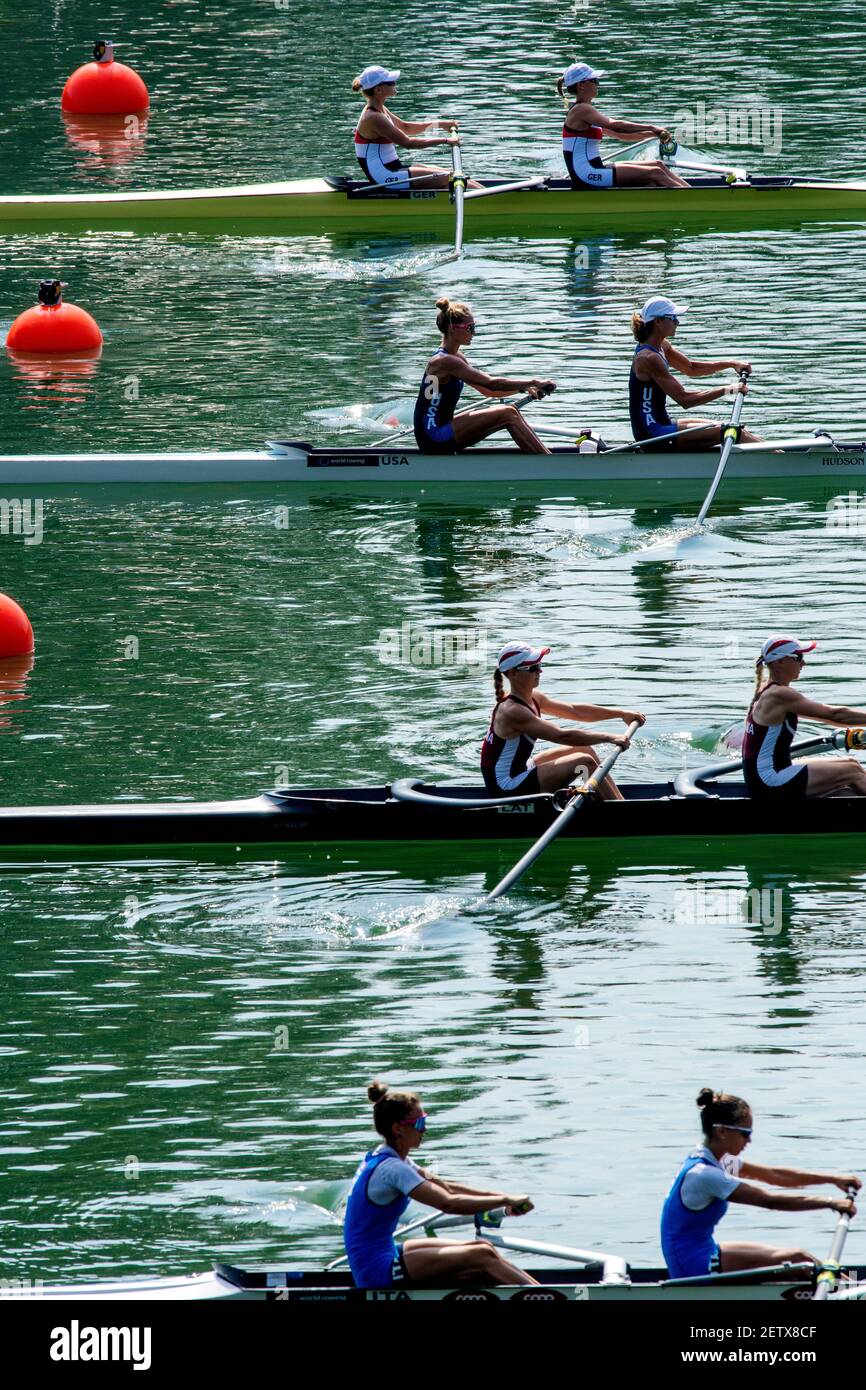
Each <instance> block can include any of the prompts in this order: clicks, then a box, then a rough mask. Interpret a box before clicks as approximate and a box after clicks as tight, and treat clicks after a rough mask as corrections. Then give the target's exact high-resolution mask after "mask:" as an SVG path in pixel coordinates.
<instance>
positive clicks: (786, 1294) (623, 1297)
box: [0, 1265, 866, 1304]
mask: <svg viewBox="0 0 866 1390" xmlns="http://www.w3.org/2000/svg"><path fill="white" fill-rule="evenodd" d="M531 1272H532V1274H533V1275H534V1276H535V1278H537V1279H539V1280H540V1286H538V1287H533V1286H531V1285H522V1286H520V1287H514V1286H503V1285H499V1286H496V1287H494V1288H406V1289H393V1288H390V1289H357V1288H355V1287H354V1285H353V1283H352V1280H351V1276H350V1275H348V1274H342V1273H335V1272H333V1271H329V1272H325V1271H315V1270H307V1271H301V1270H288V1271H284V1272H280V1271H277V1270H268V1271H264V1270H263V1271H251V1272H250V1273H249V1274H245V1273H244V1272H243V1271H240V1270H235V1269H234V1268H233V1267H232V1266H225V1265H218V1266H217V1267H216V1269H215V1270H213V1271H212V1272H210V1273H206V1274H190V1275H181V1276H177V1277H167V1278H155V1279H121V1280H113V1281H110V1282H109V1281H106V1282H104V1283H102V1282H99V1283H91V1284H69V1285H44V1286H43V1285H39V1286H33V1287H29V1286H21V1287H20V1288H16V1287H14V1285H13V1286H7V1287H6V1288H5V1289H4V1290H2V1291H0V1297H4V1296H5V1297H14V1298H22V1297H24V1298H39V1299H41V1300H42V1301H43V1302H86V1303H90V1302H93V1301H99V1300H108V1301H112V1302H168V1301H171V1302H175V1301H182V1302H188V1301H199V1300H217V1299H220V1300H224V1299H228V1298H231V1299H235V1300H246V1301H260V1302H261V1301H268V1302H286V1303H342V1304H358V1303H409V1302H412V1303H416V1302H423V1303H443V1302H447V1303H454V1302H469V1303H498V1302H503V1301H508V1302H520V1303H525V1302H540V1303H554V1302H556V1303H560V1302H581V1303H583V1302H589V1303H645V1302H653V1303H658V1302H662V1303H683V1302H690V1303H719V1302H738V1303H742V1302H749V1303H752V1302H758V1303H791V1302H805V1301H808V1300H810V1299H811V1297H812V1293H813V1285H812V1283H811V1281H800V1280H796V1279H794V1278H793V1277H792V1278H791V1279H789V1280H780V1281H778V1282H766V1283H755V1282H749V1280H748V1278H747V1277H744V1279H743V1281H742V1282H730V1283H726V1282H720V1283H715V1284H713V1283H711V1282H710V1283H708V1284H706V1285H698V1284H685V1285H683V1284H679V1285H678V1284H676V1283H671V1282H669V1281H668V1280H667V1272H666V1271H665V1270H664V1269H635V1270H632V1271H631V1282H630V1283H625V1284H615V1283H601V1282H599V1281H598V1278H597V1277H596V1278H593V1276H592V1274H591V1273H590V1272H589V1271H587V1272H586V1273H582V1274H581V1276H580V1277H579V1279H577V1280H576V1281H573V1282H571V1281H568V1280H567V1278H566V1272H565V1271H564V1270H563V1269H533V1270H532V1271H531ZM850 1273H851V1276H852V1277H853V1278H855V1279H857V1280H858V1282H859V1281H861V1280H862V1279H863V1278H864V1277H866V1270H862V1269H853V1270H851V1271H850ZM245 1280H251V1281H256V1282H255V1283H253V1284H252V1286H251V1285H250V1284H249V1283H244V1282H240V1281H245Z"/></svg>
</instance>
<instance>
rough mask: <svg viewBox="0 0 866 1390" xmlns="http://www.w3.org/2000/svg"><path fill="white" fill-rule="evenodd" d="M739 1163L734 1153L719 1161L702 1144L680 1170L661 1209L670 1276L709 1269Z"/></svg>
mask: <svg viewBox="0 0 866 1390" xmlns="http://www.w3.org/2000/svg"><path fill="white" fill-rule="evenodd" d="M741 1166H742V1160H741V1159H739V1158H734V1156H733V1155H732V1154H725V1157H724V1161H723V1162H722V1163H720V1162H719V1160H718V1159H717V1158H716V1156H715V1154H714V1153H713V1152H712V1150H711V1149H707V1148H705V1147H703V1146H701V1147H700V1148H697V1149H695V1150H694V1152H693V1153H691V1154H689V1156H688V1158H687V1159H686V1161H685V1163H684V1164H683V1166H682V1168H681V1169H680V1171H679V1172H678V1173H677V1175H676V1177H675V1178H674V1183H673V1187H672V1188H671V1190H670V1192H669V1193H668V1195H667V1198H666V1200H665V1204H664V1207H663V1208H662V1228H661V1244H662V1252H663V1254H664V1257H665V1264H666V1265H667V1267H668V1273H669V1274H670V1277H671V1278H672V1279H688V1278H690V1277H691V1276H692V1275H697V1274H709V1273H710V1272H711V1270H712V1268H713V1265H714V1262H715V1261H716V1260H717V1258H718V1254H719V1247H718V1245H717V1244H716V1241H715V1237H714V1234H713V1233H714V1231H715V1229H716V1226H718V1224H719V1222H720V1221H721V1219H722V1217H723V1216H724V1215H725V1212H726V1211H727V1210H728V1202H727V1198H728V1197H730V1195H731V1193H732V1192H733V1191H734V1188H736V1187H738V1186H739V1183H740V1177H739V1173H740V1167H741ZM684 1187H685V1191H684V1190H683V1189H684ZM687 1202H688V1203H689V1204H690V1205H687V1204H686V1203H687Z"/></svg>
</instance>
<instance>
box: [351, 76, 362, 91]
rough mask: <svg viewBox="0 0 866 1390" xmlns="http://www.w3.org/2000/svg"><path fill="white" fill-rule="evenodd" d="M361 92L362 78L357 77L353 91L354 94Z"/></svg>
mask: <svg viewBox="0 0 866 1390" xmlns="http://www.w3.org/2000/svg"><path fill="white" fill-rule="evenodd" d="M360 90H361V79H360V77H356V78H355V80H354V82H353V83H352V91H353V92H360Z"/></svg>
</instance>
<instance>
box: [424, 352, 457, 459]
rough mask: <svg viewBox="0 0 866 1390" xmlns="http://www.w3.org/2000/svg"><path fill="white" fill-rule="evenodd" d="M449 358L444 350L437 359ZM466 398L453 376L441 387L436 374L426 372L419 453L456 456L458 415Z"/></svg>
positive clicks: (436, 353)
mask: <svg viewBox="0 0 866 1390" xmlns="http://www.w3.org/2000/svg"><path fill="white" fill-rule="evenodd" d="M445 355H447V354H446V353H445V349H444V348H437V349H436V351H435V352H434V354H433V356H434V358H435V357H440V356H445ZM462 394H463V382H462V381H461V380H460V378H459V377H456V376H452V378H451V380H450V381H446V383H445V385H444V386H440V384H439V381H438V378H437V377H436V374H435V371H429V370H428V371H426V372H425V373H424V376H423V378H422V381H421V386H420V388H419V391H418V399H417V400H416V402H415V416H414V421H413V423H414V427H415V442H416V443H417V445H418V448H419V449H424V450H425V451H426V452H427V453H430V454H456V453H457V450H458V444H457V440H456V439H455V438H454V426H453V425H452V424H451V421H452V420H453V419H454V412H455V410H456V409H457V402H458V401H459V400H460V397H461V395H462Z"/></svg>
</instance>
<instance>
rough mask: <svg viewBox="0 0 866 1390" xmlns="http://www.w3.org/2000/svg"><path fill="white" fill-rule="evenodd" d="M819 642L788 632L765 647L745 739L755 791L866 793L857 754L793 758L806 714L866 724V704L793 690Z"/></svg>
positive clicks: (746, 765)
mask: <svg viewBox="0 0 866 1390" xmlns="http://www.w3.org/2000/svg"><path fill="white" fill-rule="evenodd" d="M816 646H817V643H816V642H798V641H797V639H796V638H795V637H784V636H783V637H768V638H767V640H766V642H765V643H764V645H763V647H762V648H761V655H760V656H759V657H758V660H757V661H756V663H755V667H756V672H757V674H756V680H755V693H754V695H753V697H752V703H751V705H750V706H749V712H748V714H747V715H746V736H745V738H744V740H743V775H744V777H745V780H746V786H747V787H748V790H749V795H750V796H754V797H762V798H767V797H774V798H775V799H776V800H778V799H780V798H785V799H788V798H793V799H795V800H797V799H798V798H800V797H804V796H828V795H830V794H831V793H833V792H840V791H842V790H843V789H844V790H845V791H846V792H848V793H849V794H850V795H853V796H866V772H864V770H863V768H862V766H861V765H860V763H858V762H857V760H856V758H801V759H798V760H797V762H792V760H791V743H792V741H793V738H794V734H795V733H796V732H797V721H798V718H799V716H800V715H801V714H802V715H803V717H804V718H805V719H816V720H817V721H818V722H819V723H820V724H835V725H837V726H839V727H841V728H845V727H846V726H847V725H852V724H857V725H863V724H866V709H849V708H848V706H847V705H825V704H822V703H821V702H820V701H818V700H810V699H809V698H808V697H807V696H806V695H801V694H800V692H799V691H798V690H793V689H792V685H793V683H794V681H797V680H799V679H800V676H801V675H802V673H803V665H804V663H805V660H806V653H807V652H811V651H814V649H815V647H816Z"/></svg>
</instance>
